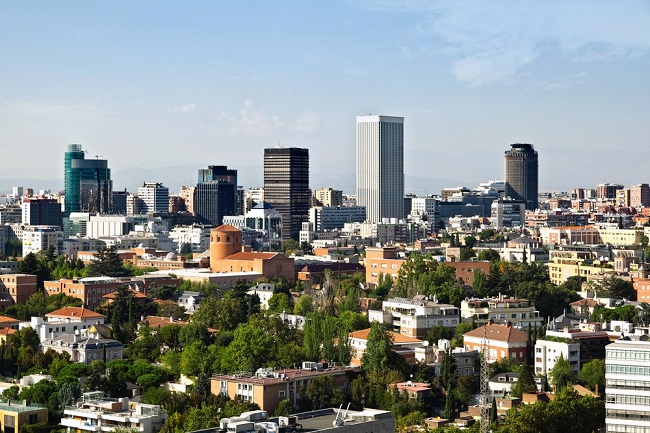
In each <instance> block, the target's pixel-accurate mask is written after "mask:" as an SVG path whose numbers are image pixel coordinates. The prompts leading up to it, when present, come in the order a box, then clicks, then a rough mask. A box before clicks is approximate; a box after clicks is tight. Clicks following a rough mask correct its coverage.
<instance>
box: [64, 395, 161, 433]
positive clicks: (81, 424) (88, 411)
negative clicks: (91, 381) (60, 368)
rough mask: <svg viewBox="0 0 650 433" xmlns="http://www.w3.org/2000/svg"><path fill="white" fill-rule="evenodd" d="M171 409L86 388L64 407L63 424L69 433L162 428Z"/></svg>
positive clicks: (152, 431) (150, 432)
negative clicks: (166, 409)
mask: <svg viewBox="0 0 650 433" xmlns="http://www.w3.org/2000/svg"><path fill="white" fill-rule="evenodd" d="M166 421H167V413H166V412H165V411H164V410H163V409H162V408H161V407H160V406H159V405H154V404H144V403H136V402H130V401H129V399H128V398H126V397H123V398H120V399H115V398H108V397H106V395H105V394H104V393H103V392H101V391H94V392H85V393H83V394H82V396H81V398H80V399H79V400H78V401H77V402H76V404H75V405H74V406H71V407H67V408H65V410H64V411H63V418H61V425H62V426H64V427H66V428H67V431H68V433H81V432H111V431H113V430H115V429H116V428H121V429H133V430H135V431H137V432H140V433H155V432H158V431H160V429H162V427H163V426H164V425H165V422H166Z"/></svg>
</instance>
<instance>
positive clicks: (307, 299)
mask: <svg viewBox="0 0 650 433" xmlns="http://www.w3.org/2000/svg"><path fill="white" fill-rule="evenodd" d="M313 309H314V301H313V299H312V297H311V296H309V295H306V294H304V295H300V297H299V298H298V300H296V305H294V307H293V314H297V315H299V316H305V315H307V313H311V312H312V311H313Z"/></svg>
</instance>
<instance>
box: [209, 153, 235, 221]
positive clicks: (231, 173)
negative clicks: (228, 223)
mask: <svg viewBox="0 0 650 433" xmlns="http://www.w3.org/2000/svg"><path fill="white" fill-rule="evenodd" d="M215 180H221V181H223V182H225V183H231V184H233V185H234V186H235V193H234V196H233V212H234V213H229V214H227V215H238V212H237V210H238V209H239V208H240V207H241V206H240V203H239V201H238V196H237V170H234V169H229V168H228V167H227V166H225V165H209V166H208V168H200V169H199V183H201V182H211V181H215Z"/></svg>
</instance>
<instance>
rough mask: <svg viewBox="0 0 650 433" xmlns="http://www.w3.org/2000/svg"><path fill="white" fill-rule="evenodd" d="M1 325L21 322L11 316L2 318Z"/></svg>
mask: <svg viewBox="0 0 650 433" xmlns="http://www.w3.org/2000/svg"><path fill="white" fill-rule="evenodd" d="M0 323H20V320H18V319H14V318H13V317H9V316H0Z"/></svg>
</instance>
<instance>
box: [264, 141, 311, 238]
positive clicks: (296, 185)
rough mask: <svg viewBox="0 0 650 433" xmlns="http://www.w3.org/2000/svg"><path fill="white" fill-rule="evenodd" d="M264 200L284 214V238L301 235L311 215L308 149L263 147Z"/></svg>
mask: <svg viewBox="0 0 650 433" xmlns="http://www.w3.org/2000/svg"><path fill="white" fill-rule="evenodd" d="M264 200H265V201H266V202H267V203H268V204H270V205H271V206H273V207H274V208H275V209H276V210H277V211H278V212H280V214H282V223H283V225H284V229H283V236H284V239H288V238H291V239H296V240H297V239H298V237H299V234H300V230H301V228H302V223H303V222H307V221H308V219H309V208H310V204H311V193H310V190H309V149H302V148H298V147H274V148H268V149H264Z"/></svg>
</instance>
